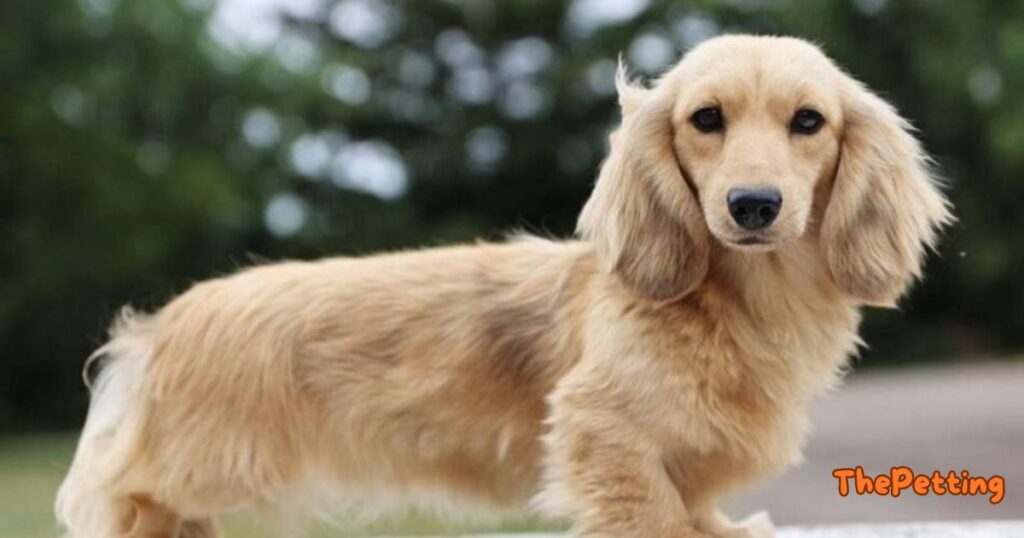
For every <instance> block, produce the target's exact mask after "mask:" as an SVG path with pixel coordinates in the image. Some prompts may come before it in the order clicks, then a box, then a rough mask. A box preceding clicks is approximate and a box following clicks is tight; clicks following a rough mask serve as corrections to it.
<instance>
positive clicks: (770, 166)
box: [671, 39, 842, 251]
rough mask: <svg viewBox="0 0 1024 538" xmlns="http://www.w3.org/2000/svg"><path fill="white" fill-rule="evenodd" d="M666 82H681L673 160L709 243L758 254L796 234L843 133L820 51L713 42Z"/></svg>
mask: <svg viewBox="0 0 1024 538" xmlns="http://www.w3.org/2000/svg"><path fill="white" fill-rule="evenodd" d="M671 76H673V77H675V78H677V79H678V80H679V81H680V83H679V85H678V87H677V95H676V96H675V100H674V101H675V102H674V104H673V107H672V123H673V126H674V129H673V130H674V140H673V144H674V148H675V153H676V159H677V160H678V161H679V164H680V167H681V168H682V170H683V171H684V174H685V176H686V177H687V178H689V180H690V182H691V184H692V186H693V188H694V189H695V190H696V192H697V195H698V198H699V200H700V206H701V207H702V208H703V212H704V219H705V221H706V223H707V226H708V229H709V230H710V231H711V233H712V234H713V235H714V237H715V238H716V239H717V240H718V241H719V242H721V243H722V244H723V245H725V246H726V247H728V248H734V249H741V250H750V251H766V250H772V249H774V248H776V247H777V246H779V245H782V244H785V243H786V242H789V241H793V240H795V239H797V238H799V237H800V236H802V235H803V234H804V232H805V231H806V230H807V227H808V226H807V225H808V221H809V220H810V219H811V218H812V206H813V204H814V193H815V189H816V187H818V186H819V185H821V184H823V183H826V182H828V180H829V179H830V178H831V176H832V174H833V173H834V172H835V167H836V162H837V159H838V156H839V147H840V137H841V134H842V133H841V132H840V130H839V127H840V126H841V125H842V107H841V105H840V96H839V94H838V92H837V88H838V85H837V84H836V81H835V79H836V73H835V69H834V68H832V66H831V64H830V63H829V62H828V60H827V59H826V58H825V57H824V55H822V54H821V53H820V52H818V50H817V49H814V48H813V47H810V46H808V45H807V44H805V43H803V42H800V41H796V40H759V39H750V40H744V39H739V40H736V39H732V40H716V41H712V42H710V43H708V44H707V45H705V46H703V47H700V48H698V49H697V50H695V51H694V52H693V53H691V54H690V55H689V56H688V57H687V59H686V61H685V62H683V63H682V64H680V66H679V68H678V69H677V70H676V72H674V73H672V75H671ZM818 217H820V215H819V216H818Z"/></svg>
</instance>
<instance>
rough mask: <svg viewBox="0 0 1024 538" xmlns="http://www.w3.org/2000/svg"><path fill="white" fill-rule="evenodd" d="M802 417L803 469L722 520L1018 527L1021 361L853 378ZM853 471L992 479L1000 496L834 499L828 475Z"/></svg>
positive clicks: (1022, 463) (1023, 449)
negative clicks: (806, 429)
mask: <svg viewBox="0 0 1024 538" xmlns="http://www.w3.org/2000/svg"><path fill="white" fill-rule="evenodd" d="M811 417H812V422H813V431H812V433H811V439H810V442H809V444H808V446H807V450H806V451H805V455H806V461H805V462H804V463H803V464H801V465H800V466H798V467H796V468H793V469H790V470H789V471H788V472H786V473H785V474H784V475H783V476H781V477H779V478H776V479H774V480H770V481H768V482H765V483H764V484H762V485H760V486H758V487H757V488H756V489H754V490H753V491H751V492H749V494H747V495H744V496H743V497H741V498H739V499H737V500H736V501H735V502H733V503H732V504H731V506H730V507H729V510H728V511H729V512H730V514H731V515H733V516H734V517H736V518H738V519H741V518H742V517H743V516H745V515H746V514H748V513H752V512H756V511H759V510H767V511H768V512H769V514H770V515H771V518H772V520H773V521H774V522H775V524H776V525H779V526H781V525H809V524H824V523H838V522H856V523H874V522H883V521H940V520H946V521H948V520H1005V519H1024V493H1022V491H1024V361H1015V362H998V363H996V362H987V363H986V362H978V363H972V364H959V365H955V366H943V367H935V368H928V369H920V368H915V369H906V370H895V371H894V370H885V371H879V372H868V373H864V374H857V373H854V374H852V375H850V376H849V377H848V378H847V381H846V383H845V384H844V385H843V386H842V387H840V388H839V389H838V390H837V391H835V392H834V393H832V394H831V395H828V396H826V397H824V398H821V399H820V400H819V401H818V402H816V403H815V404H814V405H813V406H812V411H811ZM857 465H860V466H863V467H864V470H865V473H866V474H869V475H872V476H874V475H877V474H880V473H888V472H889V469H890V468H891V467H894V466H901V465H905V466H908V467H910V468H911V469H913V470H914V472H916V473H921V474H929V475H930V474H931V473H932V471H935V470H939V471H942V473H943V474H946V473H947V472H949V471H950V470H955V471H957V472H960V471H961V470H964V469H966V470H968V471H969V472H970V474H971V475H972V476H984V477H990V476H992V475H996V474H998V475H1000V476H1002V477H1003V478H1004V479H1005V484H1006V485H1005V490H1006V493H1005V498H1004V499H1003V501H1002V502H1001V503H999V504H997V505H992V504H990V503H989V496H987V495H979V496H953V495H944V496H936V495H928V496H923V497H922V496H918V495H915V494H913V493H912V492H904V493H903V494H901V495H900V496H899V497H898V498H893V497H879V496H875V495H866V496H857V495H852V494H851V495H849V496H847V497H840V496H839V494H838V481H837V480H836V479H835V478H833V477H832V471H833V469H836V468H839V467H855V466H857ZM1021 536H1024V531H1021Z"/></svg>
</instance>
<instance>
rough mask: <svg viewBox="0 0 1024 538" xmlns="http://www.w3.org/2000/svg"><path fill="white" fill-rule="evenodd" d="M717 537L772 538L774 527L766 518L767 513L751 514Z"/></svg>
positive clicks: (768, 518) (769, 519)
mask: <svg viewBox="0 0 1024 538" xmlns="http://www.w3.org/2000/svg"><path fill="white" fill-rule="evenodd" d="M719 536H720V538H773V537H774V536H775V525H774V524H772V519H771V518H770V517H768V512H763V511H762V512H757V513H754V514H751V515H750V516H748V517H747V518H746V519H744V520H743V521H740V522H739V523H736V524H735V526H733V528H731V529H729V530H728V531H726V532H724V533H722V534H720V535H719Z"/></svg>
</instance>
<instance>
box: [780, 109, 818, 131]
mask: <svg viewBox="0 0 1024 538" xmlns="http://www.w3.org/2000/svg"><path fill="white" fill-rule="evenodd" d="M824 124H825V118H824V117H823V116H822V115H821V113H820V112H818V111H817V110H814V109H813V108H801V109H800V110H797V111H796V114H793V121H791V122H790V123H789V130H790V132H793V133H796V134H802V135H812V134H814V133H816V132H818V129H821V126H822V125H824Z"/></svg>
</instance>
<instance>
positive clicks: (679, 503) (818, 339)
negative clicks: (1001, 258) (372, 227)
mask: <svg viewBox="0 0 1024 538" xmlns="http://www.w3.org/2000/svg"><path fill="white" fill-rule="evenodd" d="M619 90H620V102H621V104H622V108H623V120H622V125H621V126H620V127H619V129H618V130H617V131H616V132H615V133H614V134H613V136H612V143H611V152H610V155H609V156H608V159H607V161H606V162H605V163H604V165H603V166H602V169H601V173H600V177H599V179H598V181H597V184H596V187H595V189H594V193H593V196H592V197H591V199H590V201H589V202H588V203H587V205H586V207H585V208H584V209H583V213H582V215H581V217H580V222H579V231H580V234H581V237H582V240H579V241H566V242H556V241H546V240H541V239H535V238H516V239H514V240H510V241H508V242H506V243H503V244H478V245H471V246H458V247H451V248H442V249H432V250H423V251H414V252H405V253H398V254H386V255H379V256H372V257H366V258H358V259H353V258H340V259H328V260H323V261H315V262H289V263H281V264H274V265H267V266H263V267H256V268H251V269H247V270H245V271H242V272H240V273H238V274H235V275H231V276H228V277H225V278H219V279H215V280H211V281H207V282H204V283H201V284H199V285H196V286H195V287H193V288H192V289H191V290H189V291H188V292H186V293H184V294H183V295H181V296H180V297H178V298H177V299H175V300H174V301H172V302H171V303H170V304H168V305H167V306H166V307H164V308H163V309H161V310H160V311H158V312H156V313H154V314H152V315H148V316H141V315H140V316H131V315H129V316H126V317H125V318H124V319H122V320H121V321H120V322H119V323H118V324H116V325H115V328H114V329H113V330H112V337H111V340H110V342H109V343H107V344H106V345H105V346H104V347H103V348H101V349H100V350H99V351H97V356H100V357H103V358H105V366H104V368H103V370H102V372H101V374H100V375H99V377H98V379H97V381H96V383H95V386H94V387H93V389H94V391H93V401H92V407H91V410H90V414H89V418H88V420H87V423H86V426H85V429H84V431H83V434H82V438H81V441H80V444H79V447H78V452H77V453H76V455H75V459H74V462H73V464H72V467H71V469H70V471H69V473H68V476H67V478H66V480H65V482H64V484H63V486H62V487H61V491H60V494H59V497H58V502H57V511H58V516H59V519H60V521H61V522H62V524H63V525H64V526H65V527H66V529H67V530H68V532H69V534H70V535H71V536H74V537H89V538H96V537H102V536H167V537H171V536H182V537H201V536H215V535H216V528H215V525H214V524H213V519H212V518H213V517H214V516H216V515H217V514H219V513H223V512H226V511H230V510H235V509H241V508H248V509H256V510H269V509H270V508H272V507H277V506H294V504H295V503H298V504H304V503H305V502H306V501H307V500H309V499H311V498H312V497H319V496H320V495H321V494H324V493H325V492H328V491H329V492H332V494H333V493H335V492H340V493H341V494H343V495H344V496H347V497H348V498H349V499H354V500H361V501H366V502H371V503H375V502H378V501H388V500H391V499H399V500H413V501H420V502H436V501H443V502H446V503H447V502H453V503H469V504H475V505H478V506H493V507H499V508H500V507H508V506H532V507H534V508H536V509H538V510H540V511H541V512H542V513H545V514H548V515H552V516H556V517H565V518H568V519H569V520H571V521H572V522H573V524H574V527H573V528H574V532H575V535H576V536H580V537H619V536H636V537H644V538H646V537H650V538H666V537H672V538H680V537H697V536H737V537H742V536H763V535H770V534H771V529H770V524H769V523H767V522H766V521H761V522H759V523H756V524H750V525H745V526H744V525H735V524H732V523H730V522H729V521H728V520H726V519H725V518H724V517H723V516H722V515H721V514H720V513H719V512H718V510H717V509H716V503H717V501H718V500H719V499H720V498H721V497H722V496H723V495H726V494H728V493H729V492H731V491H733V490H734V489H736V488H738V487H741V486H743V485H745V484H747V483H749V482H751V481H752V480H754V479H756V478H758V477H762V476H765V475H768V474H771V473H775V472H778V471H779V470H781V469H783V468H784V467H785V466H786V465H787V464H789V463H792V462H793V461H794V460H796V459H798V458H799V455H800V448H801V445H802V442H803V438H804V433H805V430H806V428H807V423H806V418H805V413H806V410H807V406H808V403H809V400H810V398H811V397H812V396H813V395H815V394H816V393H818V392H820V391H822V390H823V389H824V388H826V387H828V386H830V385H831V384H833V383H834V382H835V381H836V380H837V377H838V373H839V372H840V371H841V370H842V369H843V366H844V363H845V361H846V360H847V357H849V356H850V355H851V354H852V353H853V352H854V351H855V348H856V346H857V343H858V338H857V325H858V321H859V314H858V307H859V306H860V305H863V304H875V305H893V304H895V301H896V300H897V299H898V298H899V297H900V296H901V295H902V294H903V293H904V291H905V290H906V289H907V287H908V286H909V284H910V283H911V282H912V281H913V280H914V279H915V278H916V277H918V276H920V273H921V263H922V259H923V255H924V252H925V251H926V250H927V248H928V247H930V246H932V245H933V244H934V242H935V240H936V231H937V229H938V228H939V227H941V225H943V224H944V223H946V222H948V221H949V220H950V215H949V211H948V207H947V206H948V204H947V202H946V201H945V199H944V198H943V196H942V195H941V194H940V192H939V191H938V190H937V188H936V186H935V183H934V182H933V180H932V178H931V176H930V173H929V170H928V168H927V166H926V158H925V156H924V154H923V153H922V150H921V147H920V146H919V144H918V143H917V141H916V140H915V139H914V138H913V137H912V135H911V134H910V133H909V131H908V127H907V124H906V123H905V122H904V121H903V120H901V119H900V118H899V116H898V115H897V114H896V113H895V112H894V110H893V109H892V108H891V107H890V106H889V105H887V104H886V103H884V102H883V101H882V100H880V99H879V98H878V97H876V96H874V95H873V94H871V93H869V92H868V91H867V90H866V89H865V88H864V87H863V86H861V85H860V84H859V83H857V82H855V81H854V80H852V79H851V78H849V77H848V76H847V75H845V74H844V73H843V72H842V71H840V70H839V69H837V68H836V67H834V66H833V64H832V63H831V62H830V61H829V60H828V59H827V58H826V57H825V56H824V55H823V54H822V53H821V52H819V51H818V50H817V49H816V48H814V47H813V46H811V45H809V44H807V43H805V42H803V41H800V40H796V39H790V38H774V37H750V36H729V37H722V38H717V39H714V40H711V41H709V42H707V43H705V44H703V45H701V46H699V47H698V48H696V49H695V50H693V51H692V52H690V53H689V54H688V55H687V56H686V57H685V58H684V59H683V61H682V62H680V64H679V65H678V66H676V67H675V68H673V69H672V70H671V71H669V72H668V73H667V74H665V75H664V76H663V77H662V78H660V79H659V80H658V81H657V82H656V83H655V84H653V86H652V87H651V88H643V87H640V86H636V85H631V84H629V83H628V82H627V81H626V80H625V77H623V76H620V80H619ZM707 108H712V109H714V110H717V114H718V117H719V119H721V120H722V122H721V124H720V125H712V127H715V128H714V129H705V128H706V127H707V126H706V125H705V126H704V127H702V128H698V125H696V124H695V122H697V121H698V119H697V118H696V117H695V111H698V110H701V109H707ZM807 109H810V110H812V112H815V113H817V114H818V115H819V116H820V118H821V119H823V123H821V124H814V123H813V122H811V120H812V119H814V118H815V116H814V115H813V114H811V115H810V119H807V114H809V113H806V112H804V113H803V114H804V116H802V118H803V120H801V121H807V122H810V123H808V124H807V125H811V127H813V129H812V128H811V127H807V125H801V126H795V125H794V124H793V122H795V121H797V120H796V119H795V116H794V115H795V114H796V113H797V111H799V110H807ZM712 114H714V112H712ZM712 119H714V118H713V117H712ZM801 129H802V130H801ZM740 188H760V189H766V188H767V189H773V192H776V193H777V195H778V196H779V197H781V200H782V202H781V207H780V208H779V212H778V215H777V218H776V219H775V220H774V221H773V222H772V223H771V224H770V226H767V227H765V228H763V229H758V230H755V231H750V230H748V229H746V228H744V227H743V226H740V225H739V223H740V220H739V217H738V216H737V215H736V214H735V211H732V212H731V211H730V208H729V207H727V206H729V204H730V203H731V202H729V203H727V200H731V199H732V195H731V194H730V193H732V192H733V191H734V190H735V189H740ZM531 501H532V503H531Z"/></svg>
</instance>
